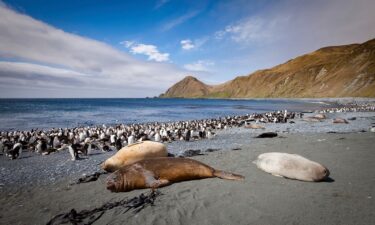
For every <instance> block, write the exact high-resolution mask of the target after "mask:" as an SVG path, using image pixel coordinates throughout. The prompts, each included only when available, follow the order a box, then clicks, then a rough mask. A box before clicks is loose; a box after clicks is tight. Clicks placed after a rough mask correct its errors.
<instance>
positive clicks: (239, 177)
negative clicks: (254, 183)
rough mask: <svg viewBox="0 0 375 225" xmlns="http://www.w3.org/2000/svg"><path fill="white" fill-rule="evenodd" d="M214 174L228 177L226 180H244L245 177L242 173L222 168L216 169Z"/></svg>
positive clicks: (219, 176) (224, 177) (223, 177)
mask: <svg viewBox="0 0 375 225" xmlns="http://www.w3.org/2000/svg"><path fill="white" fill-rule="evenodd" d="M213 175H214V176H215V177H218V178H221V179H226V180H244V179H245V177H244V176H242V175H238V174H234V173H228V172H225V171H221V170H215V171H214V173H213Z"/></svg>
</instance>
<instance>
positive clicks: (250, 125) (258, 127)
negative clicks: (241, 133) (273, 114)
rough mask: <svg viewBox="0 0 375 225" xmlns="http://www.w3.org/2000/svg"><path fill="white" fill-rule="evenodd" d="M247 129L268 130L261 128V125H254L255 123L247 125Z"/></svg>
mask: <svg viewBox="0 0 375 225" xmlns="http://www.w3.org/2000/svg"><path fill="white" fill-rule="evenodd" d="M245 128H249V129H266V128H265V127H263V126H261V125H259V124H254V123H250V124H246V125H245Z"/></svg>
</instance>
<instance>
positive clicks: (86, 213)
mask: <svg viewBox="0 0 375 225" xmlns="http://www.w3.org/2000/svg"><path fill="white" fill-rule="evenodd" d="M159 195H161V192H159V191H151V192H150V193H149V194H144V193H142V194H140V195H139V196H136V197H134V198H131V199H123V200H121V201H116V202H107V203H105V204H103V205H102V206H100V207H98V208H94V209H90V210H86V209H85V210H82V211H79V212H77V211H76V210H75V209H74V208H73V209H71V210H70V211H69V212H68V213H62V214H58V215H56V216H55V217H53V218H52V219H51V220H50V221H49V222H48V223H47V225H58V224H73V225H83V224H85V225H91V224H93V223H94V222H95V221H97V220H98V219H100V217H102V216H103V214H104V213H105V212H106V211H108V210H111V209H114V208H117V207H124V208H125V211H124V213H127V212H128V211H129V210H131V209H133V210H134V211H133V214H137V213H139V212H140V211H142V210H143V209H144V208H145V207H147V206H149V205H151V206H154V202H155V199H156V197H157V196H159Z"/></svg>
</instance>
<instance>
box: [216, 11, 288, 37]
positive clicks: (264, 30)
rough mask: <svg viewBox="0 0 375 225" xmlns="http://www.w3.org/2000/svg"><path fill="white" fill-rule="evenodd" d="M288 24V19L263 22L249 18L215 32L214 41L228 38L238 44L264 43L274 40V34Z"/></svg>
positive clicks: (257, 18)
mask: <svg viewBox="0 0 375 225" xmlns="http://www.w3.org/2000/svg"><path fill="white" fill-rule="evenodd" d="M288 22H289V18H288V17H282V18H275V19H272V20H265V19H262V18H259V17H249V18H246V19H244V20H240V21H238V22H236V23H234V24H231V25H228V26H226V27H225V28H224V29H223V30H219V31H217V32H215V34H214V36H215V38H216V39H223V38H225V37H226V36H229V37H230V38H231V39H232V40H234V41H235V42H238V43H249V42H255V41H261V42H266V41H269V40H270V39H275V36H274V35H275V34H277V33H278V32H280V31H281V30H280V29H281V28H282V27H283V26H284V25H285V24H287V23H288Z"/></svg>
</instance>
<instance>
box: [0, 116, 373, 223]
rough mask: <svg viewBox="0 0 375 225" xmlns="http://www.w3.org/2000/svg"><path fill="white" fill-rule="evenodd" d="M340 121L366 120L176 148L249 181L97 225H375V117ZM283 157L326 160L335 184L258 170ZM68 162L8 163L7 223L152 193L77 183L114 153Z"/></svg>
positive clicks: (165, 198)
mask: <svg viewBox="0 0 375 225" xmlns="http://www.w3.org/2000/svg"><path fill="white" fill-rule="evenodd" d="M330 116H332V117H336V116H338V115H337V114H332V115H330ZM339 116H341V117H344V118H349V117H353V116H356V120H353V121H350V123H349V124H332V123H331V120H330V119H327V120H326V121H325V122H318V123H308V122H305V121H301V120H296V123H295V124H289V123H287V124H266V130H265V131H276V132H278V134H279V136H278V137H275V138H267V139H256V138H254V137H255V136H256V134H257V133H260V132H264V131H256V130H249V129H244V128H232V129H227V130H223V131H220V132H218V133H217V135H216V137H215V138H214V139H212V140H201V141H194V142H183V141H182V142H181V141H178V142H173V143H171V144H168V151H169V152H171V153H174V154H179V153H181V152H183V151H185V150H189V149H194V150H197V149H199V150H201V151H202V153H203V154H204V155H200V156H194V157H193V159H196V160H199V161H201V162H204V163H206V164H208V165H210V166H212V167H214V168H217V169H220V170H225V171H230V172H234V173H237V174H241V175H243V176H245V180H244V181H228V180H221V179H218V178H212V179H204V180H194V181H186V182H181V183H175V184H173V185H170V186H167V187H164V188H160V189H159V191H160V192H161V195H160V196H157V197H156V199H155V202H154V205H153V206H150V205H149V206H147V207H145V208H144V209H143V210H141V211H140V212H138V213H135V211H134V210H130V211H128V212H125V208H124V207H121V206H119V207H115V208H113V209H110V210H107V211H105V212H104V213H103V214H102V215H101V217H100V218H99V219H98V220H97V221H96V222H95V223H94V224H125V223H126V224H373V223H375V213H374V209H375V202H374V196H375V189H374V187H375V176H374V172H375V167H374V163H373V159H374V158H375V151H374V150H375V149H374V144H373V141H374V140H375V139H374V138H375V133H372V132H369V128H370V127H371V125H373V123H375V113H371V112H368V113H342V114H340V115H339ZM273 151H277V152H287V153H296V154H300V155H302V156H305V157H307V158H309V159H311V160H314V161H317V162H320V163H321V164H323V165H325V166H327V167H328V168H329V169H330V171H331V175H330V178H331V179H332V180H331V181H329V182H318V183H311V182H301V181H296V180H289V179H284V178H280V177H275V176H272V175H270V174H267V173H265V172H263V171H261V170H259V169H257V167H256V165H254V164H253V163H252V161H253V160H254V159H256V157H257V156H258V155H259V154H261V153H265V152H273ZM67 154H68V153H66V152H65V153H57V154H54V155H50V156H44V157H42V156H27V155H25V156H23V157H24V158H21V159H19V160H14V161H10V160H4V159H3V158H4V157H2V159H1V168H0V170H1V175H2V176H1V177H2V178H1V181H0V183H1V188H0V193H1V198H0V205H1V206H0V207H1V210H0V223H1V224H46V223H47V222H48V221H50V220H51V219H52V218H53V217H54V216H56V215H58V214H61V213H68V212H69V211H70V210H71V209H73V208H74V209H75V210H76V211H77V212H79V211H81V210H90V209H94V208H97V207H100V206H102V205H103V204H105V203H108V202H116V201H120V200H123V199H131V198H133V197H136V196H139V195H140V194H141V193H146V194H147V193H149V192H150V191H149V190H136V191H132V192H127V193H111V192H109V191H108V190H106V189H105V178H106V176H107V175H102V176H100V178H99V179H98V180H97V181H94V182H90V183H84V184H77V185H69V184H70V183H72V182H73V181H75V180H76V179H77V178H79V177H81V176H82V175H84V174H90V173H93V172H95V171H99V167H98V163H100V162H101V161H102V160H104V159H106V158H108V157H109V156H110V155H112V154H114V153H113V152H111V153H103V154H96V155H92V156H90V158H87V159H84V160H79V161H75V162H71V161H69V157H68V155H67ZM40 160H43V163H40ZM54 165H55V166H54ZM17 166H19V167H20V168H21V169H19V170H18V169H17ZM82 168H83V169H82ZM9 171H14V172H12V173H11V174H10V173H9ZM59 171H60V172H59ZM34 175H35V177H34ZM33 179H35V182H33ZM82 224H85V223H82Z"/></svg>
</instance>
